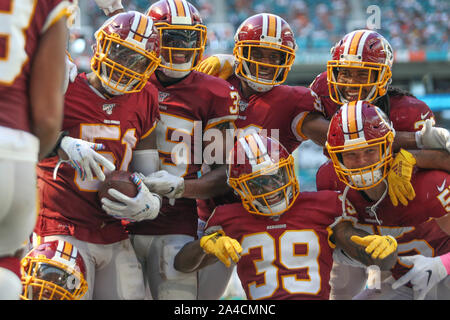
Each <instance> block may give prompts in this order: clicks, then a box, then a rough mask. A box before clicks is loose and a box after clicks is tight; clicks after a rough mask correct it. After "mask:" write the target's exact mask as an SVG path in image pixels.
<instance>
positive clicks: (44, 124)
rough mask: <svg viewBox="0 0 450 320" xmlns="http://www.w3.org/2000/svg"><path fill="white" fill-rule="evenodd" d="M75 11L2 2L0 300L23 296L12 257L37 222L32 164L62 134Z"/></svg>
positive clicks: (51, 0)
mask: <svg viewBox="0 0 450 320" xmlns="http://www.w3.org/2000/svg"><path fill="white" fill-rule="evenodd" d="M75 6H76V5H75V4H73V3H71V1H62V0H48V1H42V0H39V1H31V0H20V1H19V0H1V1H0V15H1V21H2V31H1V36H0V37H1V39H2V41H0V42H1V43H2V45H0V150H1V152H0V159H1V161H0V175H1V177H2V183H1V184H0V198H1V200H0V203H1V209H0V300H3V299H7V300H17V299H19V294H20V293H21V292H22V285H21V283H20V260H19V258H18V257H16V256H15V253H16V251H17V250H19V249H20V248H21V246H22V244H23V243H24V242H25V241H26V240H27V238H28V237H29V235H30V234H31V232H32V230H33V227H34V224H35V223H36V213H35V211H36V196H37V195H36V163H37V161H38V159H42V158H43V157H45V156H46V155H47V154H48V153H49V152H50V151H51V150H52V147H53V145H54V144H55V142H56V140H57V138H58V133H59V132H60V130H61V124H62V116H63V92H62V87H63V82H64V71H65V63H64V55H65V54H64V48H65V43H66V41H67V26H66V23H67V22H68V21H69V20H70V16H71V12H72V9H73V8H74V7H75ZM68 18H69V19H68Z"/></svg>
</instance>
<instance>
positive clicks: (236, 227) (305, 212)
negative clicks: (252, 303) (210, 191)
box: [206, 191, 342, 300]
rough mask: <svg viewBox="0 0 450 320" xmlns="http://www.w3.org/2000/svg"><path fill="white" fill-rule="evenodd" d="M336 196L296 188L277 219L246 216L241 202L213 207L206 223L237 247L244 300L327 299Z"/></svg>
mask: <svg viewBox="0 0 450 320" xmlns="http://www.w3.org/2000/svg"><path fill="white" fill-rule="evenodd" d="M340 197H341V195H340V194H339V193H337V192H334V191H321V192H302V193H300V195H299V196H298V198H297V200H296V202H295V203H294V205H293V206H292V207H291V208H290V209H289V211H286V212H285V213H284V214H283V215H282V216H281V217H280V218H279V219H271V218H269V217H264V216H258V215H253V214H250V213H249V212H248V211H246V210H245V209H244V207H243V206H242V204H241V203H234V204H227V205H223V206H219V207H217V208H216V210H215V211H214V213H213V214H212V216H211V217H210V219H209V220H208V222H207V226H206V230H207V233H210V232H212V231H214V230H216V229H217V228H218V227H219V226H220V228H222V230H223V231H224V232H225V234H226V235H227V236H229V237H231V238H234V239H236V240H237V241H239V243H240V244H241V246H242V249H243V251H242V253H241V259H240V260H239V262H238V264H237V272H238V275H239V278H240V280H241V283H242V287H243V288H244V290H245V293H246V295H247V298H248V299H252V300H260V299H261V300H262V299H270V300H285V299H305V300H316V299H317V300H318V299H324V300H327V299H328V298H329V293H330V285H329V283H328V282H329V280H330V272H331V267H332V265H333V258H332V253H333V248H332V247H333V245H332V244H331V243H330V241H329V236H330V235H331V228H330V226H331V225H332V224H333V223H334V222H335V219H336V218H337V217H339V216H340V215H341V212H342V203H341V200H340Z"/></svg>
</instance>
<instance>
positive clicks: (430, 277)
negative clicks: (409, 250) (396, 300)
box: [392, 214, 450, 300]
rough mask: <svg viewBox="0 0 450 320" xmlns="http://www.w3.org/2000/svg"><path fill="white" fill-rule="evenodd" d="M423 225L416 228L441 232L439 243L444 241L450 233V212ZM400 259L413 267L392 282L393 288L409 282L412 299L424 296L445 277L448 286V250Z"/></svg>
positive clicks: (449, 267)
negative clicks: (437, 254)
mask: <svg viewBox="0 0 450 320" xmlns="http://www.w3.org/2000/svg"><path fill="white" fill-rule="evenodd" d="M433 224H434V225H433ZM424 225H427V226H425V227H423V226H422V225H421V226H419V227H418V228H416V230H418V232H421V231H420V229H423V230H426V231H425V232H426V233H429V232H430V230H431V232H433V233H436V234H437V233H441V234H443V236H442V237H441V239H442V241H441V243H444V241H445V239H446V238H447V239H448V236H449V235H450V214H446V215H445V216H443V217H440V218H435V219H430V220H429V221H427V222H426V223H425V224H424ZM428 225H429V226H428ZM410 234H411V233H410ZM413 238H414V237H411V236H409V239H403V241H404V240H406V241H405V242H407V241H410V239H413ZM434 238H435V239H439V237H438V236H434ZM447 251H448V249H447ZM400 261H401V262H402V263H403V264H405V265H407V266H410V265H411V264H412V265H413V267H412V268H411V269H410V270H409V271H408V272H407V273H406V274H404V275H403V276H401V277H400V278H399V279H398V280H397V281H396V282H394V283H393V284H392V288H393V289H394V290H395V289H397V288H399V287H400V286H402V285H405V284H407V283H408V282H410V283H411V285H412V288H413V290H414V299H419V300H421V299H424V298H425V296H426V294H427V293H428V292H429V291H430V290H431V289H432V288H434V287H435V286H436V284H437V283H439V282H440V281H442V280H444V279H446V280H445V281H447V287H448V285H449V277H448V276H449V275H450V252H447V253H444V254H442V255H440V256H438V257H424V256H422V255H415V256H405V257H400Z"/></svg>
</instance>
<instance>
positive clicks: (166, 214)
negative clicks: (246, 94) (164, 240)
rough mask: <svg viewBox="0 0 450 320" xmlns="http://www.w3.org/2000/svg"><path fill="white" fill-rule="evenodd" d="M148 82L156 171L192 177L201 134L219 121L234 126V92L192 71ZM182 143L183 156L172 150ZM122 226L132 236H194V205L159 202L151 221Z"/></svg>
mask: <svg viewBox="0 0 450 320" xmlns="http://www.w3.org/2000/svg"><path fill="white" fill-rule="evenodd" d="M151 82H152V83H153V84H154V85H155V86H156V87H157V89H158V91H159V109H160V114H161V121H160V122H158V124H157V126H156V129H155V131H156V134H157V145H158V152H159V157H160V168H161V170H166V171H168V172H169V173H171V174H173V175H176V176H180V177H184V178H185V179H197V175H198V172H199V171H200V169H201V166H202V163H203V160H204V158H203V157H202V155H203V154H202V153H203V147H202V138H203V133H204V132H205V131H207V129H209V128H210V127H213V126H215V125H217V124H219V123H222V122H226V121H229V122H234V120H235V119H236V117H237V114H238V103H239V98H240V97H239V94H238V93H237V91H236V90H235V89H234V87H233V86H230V84H229V83H228V82H226V81H225V80H223V79H220V78H216V77H213V76H210V75H206V74H204V73H201V72H197V71H193V72H191V73H190V74H189V75H188V76H187V77H186V78H184V79H183V80H182V81H179V82H177V83H175V84H172V85H169V86H163V85H162V84H161V83H160V82H159V81H158V79H157V78H156V76H155V75H153V76H152V78H151ZM180 142H183V144H181V143H180ZM181 145H184V146H187V149H186V150H184V152H179V151H177V148H179V147H180V146H181ZM127 228H128V230H129V231H130V233H133V234H187V235H192V236H195V235H196V233H197V204H196V201H195V199H186V198H180V199H176V200H175V204H174V205H171V204H170V203H169V201H168V200H167V199H166V198H164V199H163V206H162V208H161V212H160V214H159V215H158V217H157V218H156V219H155V220H152V221H142V222H139V223H131V224H129V225H128V226H127Z"/></svg>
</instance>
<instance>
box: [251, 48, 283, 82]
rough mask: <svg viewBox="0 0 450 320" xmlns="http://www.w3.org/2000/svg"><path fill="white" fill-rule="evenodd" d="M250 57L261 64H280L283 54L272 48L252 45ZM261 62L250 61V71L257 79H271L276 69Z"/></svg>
mask: <svg viewBox="0 0 450 320" xmlns="http://www.w3.org/2000/svg"><path fill="white" fill-rule="evenodd" d="M250 59H252V60H254V61H257V62H261V63H263V64H272V65H280V64H281V63H282V61H283V54H282V53H281V52H279V51H277V50H274V49H268V48H259V47H252V48H251V52H250ZM263 64H256V63H250V66H249V68H250V73H251V74H252V75H253V76H257V77H258V78H259V79H265V80H272V79H273V78H274V76H275V72H277V69H276V68H273V67H269V66H266V65H263Z"/></svg>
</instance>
